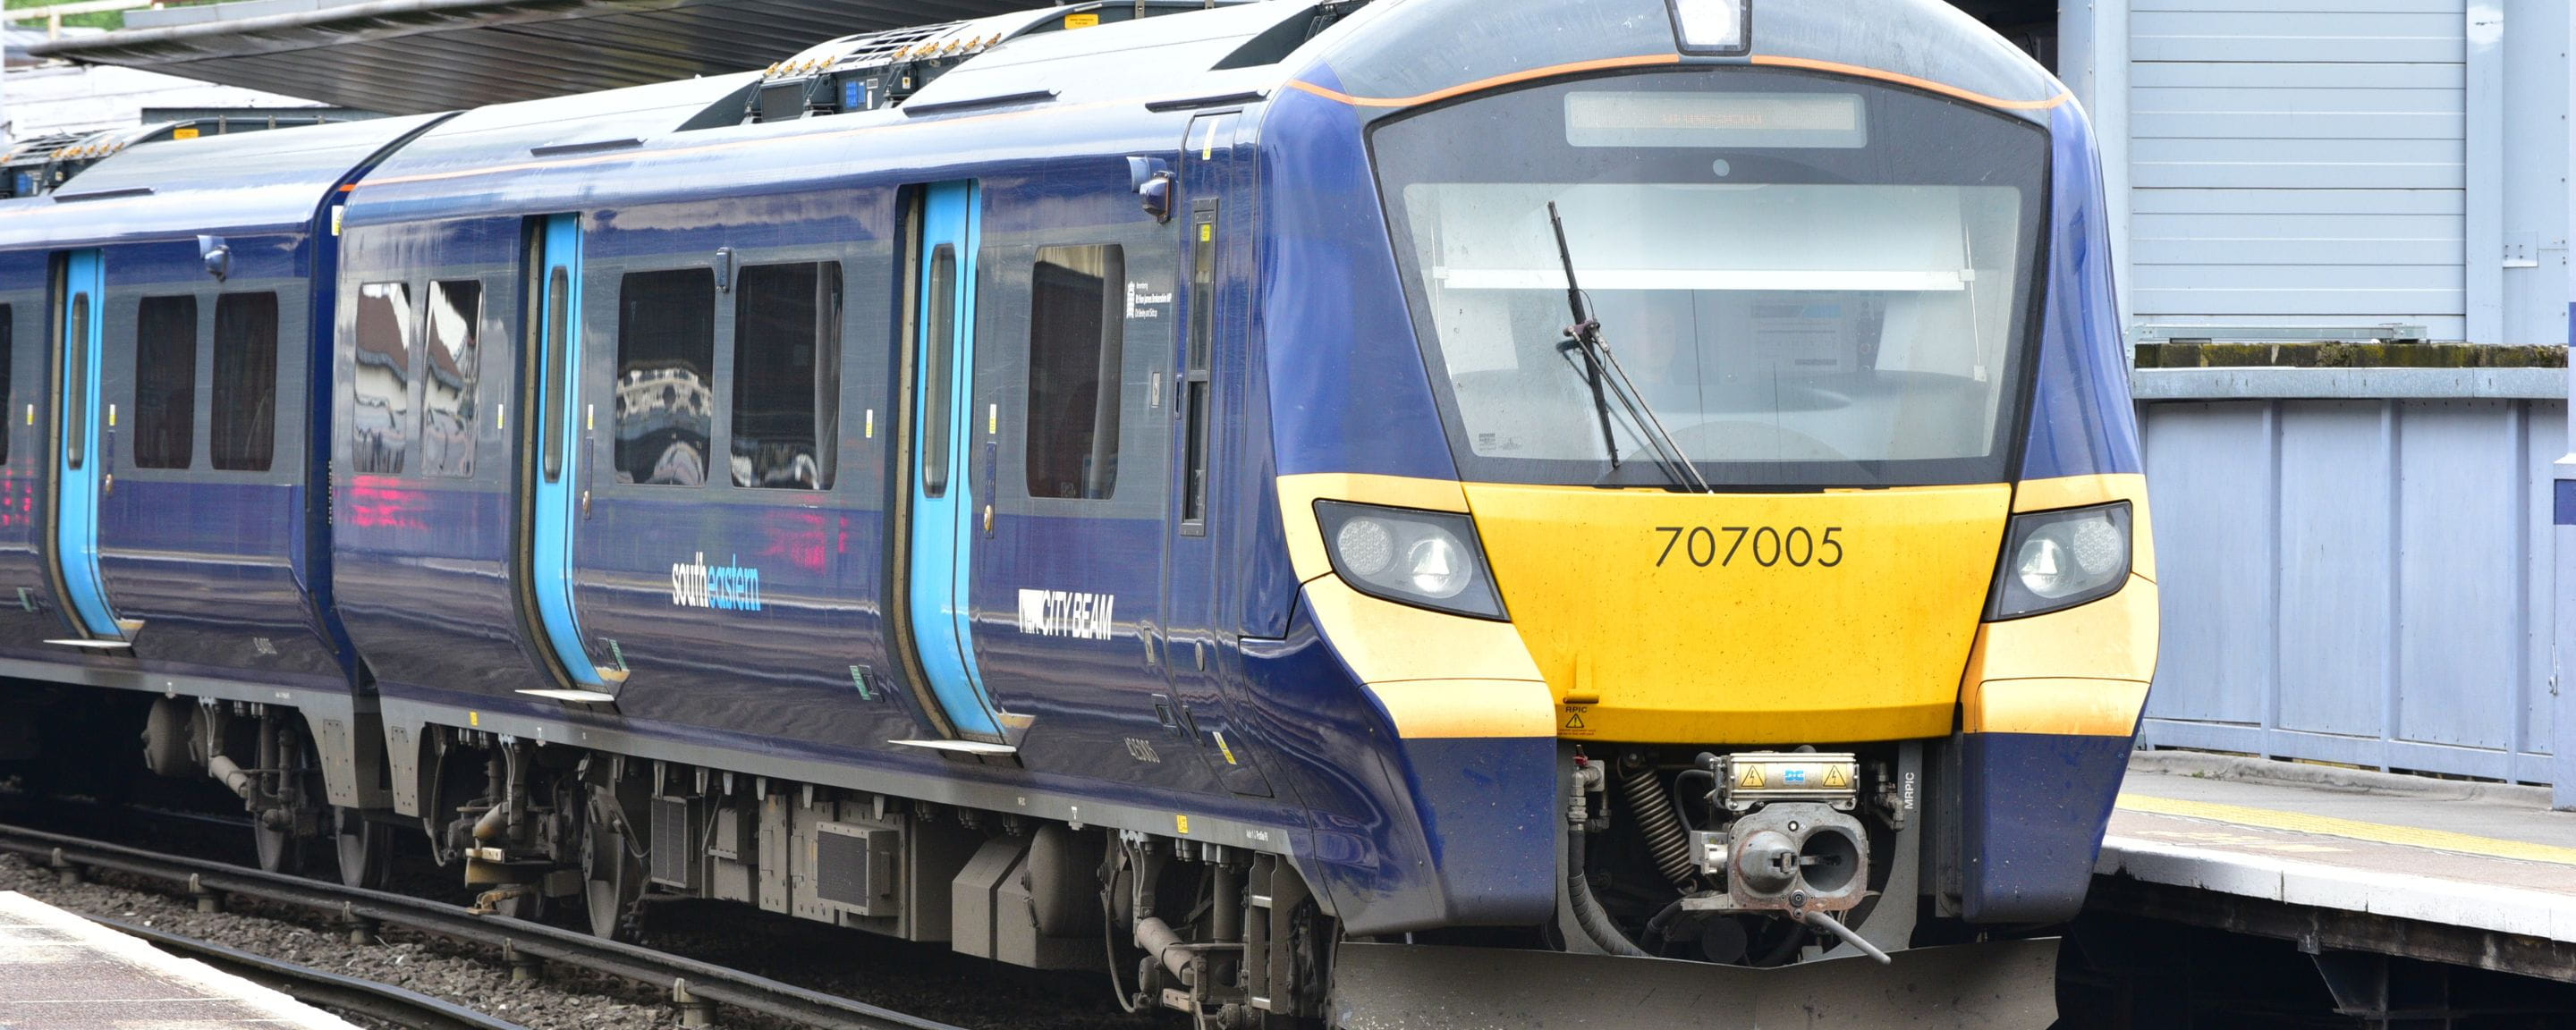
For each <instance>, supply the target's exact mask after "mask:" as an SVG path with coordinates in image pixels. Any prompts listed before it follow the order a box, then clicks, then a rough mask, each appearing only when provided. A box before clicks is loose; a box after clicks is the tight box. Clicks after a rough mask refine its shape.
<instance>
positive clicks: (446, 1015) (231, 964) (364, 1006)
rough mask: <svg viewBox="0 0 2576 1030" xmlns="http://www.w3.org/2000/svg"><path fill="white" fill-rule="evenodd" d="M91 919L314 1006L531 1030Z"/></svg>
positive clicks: (424, 1026) (465, 1028)
mask: <svg viewBox="0 0 2576 1030" xmlns="http://www.w3.org/2000/svg"><path fill="white" fill-rule="evenodd" d="M87 918H88V919H89V921H91V922H93V923H97V924H98V925H100V926H104V927H107V928H108V929H111V930H115V931H116V932H118V933H122V934H125V935H126V936H128V937H134V938H137V939H140V940H142V941H145V942H147V943H149V944H152V945H153V946H155V947H158V948H160V949H161V950H163V951H167V952H172V953H174V954H179V955H185V956H187V957H189V958H193V959H196V960H197V961H199V962H203V963H205V964H207V965H210V966H213V967H215V968H217V969H220V970H223V971H224V972H227V973H231V974H233V975H234V976H238V977H241V978H242V979H244V980H248V981H250V982H252V983H255V984H258V985H260V986H262V987H266V988H269V989H271V990H274V991H278V992H280V993H283V994H285V995H287V996H288V997H291V998H294V999H295V1000H297V1001H301V1002H304V1003H305V1004H308V1005H315V1006H319V1007H321V1008H326V1009H331V1010H334V1011H339V1012H350V1013H355V1014H357V1015H361V1016H366V1017H369V1018H371V1019H378V1020H382V1021H384V1022H387V1023H391V1024H393V1025H395V1026H399V1027H405V1028H408V1030H527V1028H526V1027H523V1026H520V1025H519V1024H517V1023H513V1022H510V1021H508V1020H505V1019H497V1018H494V1017H492V1016H487V1015H484V1014H482V1013H480V1012H476V1011H474V1010H472V1009H469V1008H466V1007H464V1006H461V1005H457V1004H454V1003H451V1002H446V1001H441V1000H439V999H437V998H433V997H430V996H429V995H426V994H422V993H420V992H418V991H409V990H404V989H403V988H400V987H395V986H393V985H391V984H381V983H377V982H375V981H373V980H364V979H360V978H358V977H354V976H343V975H341V974H339V973H334V972H331V971H329V970H324V969H315V968H313V967H311V966H299V965H296V964H294V963H292V962H280V961H278V960H276V959H273V958H267V957H265V956H261V955H253V954H251V953H249V952H247V951H237V950H235V949H232V948H227V947H224V946H223V945H220V944H213V943H209V942H206V941H201V940H197V939H196V938H193V937H182V936H179V935H178V934H175V933H170V932H167V931H163V930H155V929H151V928H149V927H143V926H136V925H134V924H132V923H128V922H124V921H122V920H117V919H105V918H100V917H97V916H90V917H87Z"/></svg>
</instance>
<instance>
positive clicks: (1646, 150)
mask: <svg viewBox="0 0 2576 1030" xmlns="http://www.w3.org/2000/svg"><path fill="white" fill-rule="evenodd" d="M2107 237H2108V230H2107V225H2106V222H2105V216H2104V208H2103V201H2102V187H2101V183H2100V176H2099V164H2098V159H2097V157H2096V155H2095V151H2094V145H2093V141H2092V138H2091V135H2090V132H2089V130H2088V129H2087V127H2086V124H2085V121H2084V118H2083V115H2082V113H2081V111H2080V110H2079V109H2078V107H2077V105H2075V104H2074V103H2073V102H2071V100H2070V97H2069V95H2068V93H2067V92H2066V90H2065V88H2064V87H2063V86H2061V85H2060V84H2059V83H2058V82H2057V81H2055V80H2054V79H2052V78H2051V77H2050V76H2049V75H2048V73H2047V72H2046V71H2045V70H2043V69H2042V68H2041V67H2040V66H2039V65H2037V64H2036V63H2034V62H2033V61H2031V60H2030V59H2028V58H2027V57H2025V56H2024V55H2023V54H2021V53H2020V52H2019V51H2017V50H2015V49H2014V48H2012V47H2011V46H2010V45H2008V44H2007V43H2005V42H2004V41H2003V40H2002V39H2000V38H1997V37H1996V36H1994V35H1993V34H1991V33H1990V32H1988V31H1986V30H1985V29H1984V28H1983V27H1981V26H1980V25H1978V24H1977V23H1976V22H1975V21H1973V20H1972V19H1970V18H1968V17H1966V16H1965V15H1963V14H1960V13H1959V12H1957V11H1955V10H1953V9H1951V8H1950V7H1948V6H1947V5H1945V4H1942V3H1939V2H1937V0H1846V2H1837V3H1803V2H1801V3H1792V2H1784V0H1562V2H1553V3H1547V4H1515V5H1497V4H1493V3H1490V2H1485V0H1379V2H1376V3H1362V2H1353V0H1329V2H1307V0H1268V2H1259V3H1241V4H1225V5H1210V4H1206V3H1202V2H1200V0H1186V2H1181V0H1114V2H1095V3H1084V4H1075V5H1069V6H1060V7H1053V8H1047V9H1042V10H1033V11H1028V12H1025V13H1022V14H1016V15H1010V16H1004V17H997V18H990V19H984V20H978V21H969V22H961V23H953V24H945V25H934V26H928V27H923V28H919V29H911V30H904V31H900V32H892V33H882V34H876V35H869V36H857V37H850V38H845V39H839V40H833V41H830V42H828V43H825V44H822V45H819V46H817V47H815V48H813V49H811V50H809V51H807V52H806V53H805V54H803V55H800V56H799V57H798V58H796V59H794V60H791V61H788V62H785V63H783V64H780V65H778V66H775V67H772V68H769V69H767V70H765V71H762V72H757V73H746V74H742V75H735V76H728V77H719V78H704V79H695V80H690V81H685V82H674V83H668V84H664V85H656V86H648V87H642V88H635V89H626V90H619V91H614V92H608V93H599V94H592V95H586V96H576V97H568V98H563V99H557V100H547V101H539V102H531V103H522V104H512V105H505V106H499V107H491V108H484V109H479V110H471V111H464V112H458V113H453V114H444V115H429V116H415V117H398V118H387V119H381V120H375V121H367V122H360V123H352V124H345V125H334V126H324V127H316V128H305V129H294V130H287V131H279V132H270V133H259V134H254V135H248V136H232V137H208V138H202V139H195V140H174V141H167V142H156V143H150V144H145V145H139V146H134V147H131V148H128V149H126V150H124V151H123V152H120V153H117V154H115V155H114V156H111V157H107V158H106V159H104V160H101V161H99V162H97V163H96V164H95V165H93V166H91V167H89V168H87V169H86V170H84V171H81V172H80V173H79V174H77V175H75V176H72V177H71V178H69V179H68V180H67V181H65V182H63V183H61V184H60V185H59V186H57V187H55V188H54V189H52V190H51V192H49V193H46V194H44V195H41V196H36V197H31V198H23V199H17V200H10V201H4V202H0V354H5V359H0V391H5V394H6V402H7V409H6V410H7V415H8V417H7V418H6V419H5V420H0V458H5V465H0V585H4V586H6V587H10V588H14V591H15V596H14V600H15V601H16V602H17V603H16V604H14V605H7V606H0V673H5V674H6V675H8V676H10V677H13V678H15V679H16V680H17V681H18V682H19V684H20V688H19V689H21V690H24V691H34V692H37V693H40V694H42V695H43V696H45V697H49V698H54V699H56V702H55V703H56V709H55V710H62V709H63V708H64V707H66V706H65V705H64V704H63V703H62V702H61V701H60V699H62V698H65V697H69V698H72V699H73V701H72V703H71V704H70V705H69V706H68V707H71V708H79V707H82V706H92V707H95V706H97V705H102V704H105V703H106V701H104V700H102V699H107V698H121V699H124V702H123V703H124V704H125V705H126V706H127V708H128V709H130V710H131V714H132V715H133V717H134V718H136V719H139V721H140V722H141V726H140V727H139V728H140V730H141V732H142V734H143V738H142V740H143V750H144V757H145V762H146V765H148V766H149V768H150V769H151V770H152V771H154V772H157V773H161V774H163V775H169V776H187V777H206V776H211V777H212V778H214V779H216V780H218V781H220V782H222V783H223V784H224V785H225V786H227V787H229V788H231V789H232V790H233V792H234V793H236V794H238V795H239V796H240V797H241V798H242V799H243V803H244V804H245V806H246V807H247V808H248V810H249V811H250V812H251V813H252V815H253V816H254V824H255V826H256V829H257V833H258V837H259V844H260V854H261V857H262V860H263V862H265V863H267V864H270V865H272V866H276V867H280V868H298V867H303V866H304V865H306V864H309V867H310V868H312V869H314V870H315V871H317V872H320V871H323V870H327V869H328V868H330V866H331V865H333V864H336V867H337V870H338V873H339V875H341V876H343V877H345V878H347V879H349V880H350V881H352V882H360V883H364V882H372V881H373V880H374V879H375V878H378V877H381V875H382V871H383V868H384V864H385V862H386V855H387V854H388V851H387V849H388V848H390V847H392V846H394V844H395V843H396V842H397V838H398V837H399V838H401V839H404V840H413V841H417V840H418V839H420V838H421V837H423V836H425V837H426V839H427V841H428V843H429V846H430V847H431V848H432V849H433V851H434V852H435V854H436V855H437V856H438V857H439V858H440V860H441V861H442V862H446V863H451V864H453V865H454V866H455V867H456V868H458V869H460V870H461V872H462V875H463V876H464V877H465V879H466V880H467V882H469V883H471V884H474V885H478V886H481V887H485V888H487V889H488V893H487V894H486V900H487V902H488V903H489V904H491V905H492V906H494V907H495V908H497V909H500V910H503V911H510V912H518V913H522V914H526V913H533V912H538V911H542V910H546V909H549V908H560V909H561V910H563V911H565V912H566V913H572V912H581V913H586V918H587V919H588V920H589V923H590V925H591V926H592V928H593V929H594V930H596V931H598V932H600V933H603V934H613V933H618V932H620V931H621V930H622V929H623V928H624V927H626V926H627V925H629V924H628V923H627V922H626V920H627V918H628V916H629V915H630V914H631V913H632V912H633V911H635V907H636V904H637V902H638V899H639V898H641V897H643V896H644V895H646V894H648V893H649V894H668V895H690V896H701V897H708V898H716V899H725V900H732V901H738V902H742V903H746V904H752V905H757V906H759V907H761V908H764V909H769V910H773V911H779V912H787V913H793V914H795V915H797V916H803V917H807V918H812V919H817V920H823V921H827V922H832V923H837V924H841V925H846V926H851V927H858V928H863V929H867V930H870V931H874V932H879V933H884V934H891V935H895V936H899V937H905V938H909V939H913V940H920V941H947V942H951V944H952V945H953V947H954V948H955V949H956V950H957V951H960V952H964V953H969V954H974V955H981V956H986V957H989V958H992V959H996V960H1000V961H1006V962H1013V963H1019V964H1023V965H1030V966H1041V967H1087V968H1099V967H1101V966H1103V965H1104V963H1105V964H1106V965H1107V966H1108V967H1109V972H1110V973H1111V975H1112V978H1113V980H1114V981H1115V982H1116V983H1117V985H1118V986H1117V991H1118V994H1119V996H1120V998H1121V999H1122V1001H1125V1002H1127V1003H1130V1004H1133V1005H1136V1006H1139V1007H1143V1006H1166V1007H1172V1008H1180V1009H1184V1010H1187V1011H1190V1012H1191V1013H1193V1014H1194V1015H1197V1016H1202V1017H1207V1018H1213V1019H1218V1020H1221V1021H1223V1022H1222V1025H1231V1026H1246V1025H1258V1024H1264V1023H1270V1022H1278V1021H1293V1020H1315V1019H1325V1020H1330V1021H1334V1022H1337V1023H1339V1024H1340V1025H1347V1026H1364V1025H1381V1024H1383V1023H1386V1022H1390V1021H1393V1020H1394V1019H1395V1018H1396V1017H1395V1016H1394V1014H1395V1013H1398V1012H1404V1011H1416V1012H1418V1011H1419V1007H1418V1006H1417V1007H1415V1008H1411V1009H1408V1008H1407V1007H1405V1006H1403V1005H1400V1004H1398V1002H1396V1001H1393V1000H1389V999H1392V998H1398V997H1402V996H1405V995H1407V993H1408V992H1410V995H1411V1000H1412V1001H1416V1002H1426V1003H1430V1004H1432V1006H1433V1008H1434V1009H1435V1010H1437V1011H1440V1012H1444V1013H1447V1016H1446V1017H1444V1018H1454V1019H1456V1020H1458V1021H1459V1022H1460V1023H1462V1024H1465V1023H1475V1022H1491V1021H1518V1020H1520V1019H1523V1018H1542V1017H1543V1016H1545V1015H1547V1014H1549V1013H1553V1012H1557V1011H1559V1010H1560V1009H1561V1010H1562V1011H1564V1012H1568V1013H1593V1014H1595V1015H1597V1014H1599V1013H1601V1012H1603V1011H1607V1010H1605V1009H1604V1008H1603V1006H1605V1005H1607V1006H1611V1007H1612V1009H1615V1010H1619V1011H1626V1012H1628V1013H1629V1014H1630V1015H1632V1016H1635V1017H1637V1018H1646V1017H1648V1016H1654V1017H1655V1018H1667V1017H1668V1018H1674V1019H1681V1018H1693V1019H1696V1018H1703V1016H1704V1015H1705V1013H1703V1014H1702V1016H1691V1015H1690V1012H1692V1011H1695V1010H1696V1009H1694V1008H1693V1007H1695V1006H1705V1005H1709V1004H1715V1003H1716V1002H1718V1001H1723V1000H1726V999H1737V1000H1738V1001H1728V1002H1727V1003H1728V1004H1738V1003H1739V1002H1740V1003H1741V1004H1744V1005H1748V1006H1751V1007H1750V1008H1746V1009H1745V1010H1744V1011H1747V1012H1751V1011H1756V1010H1763V1011H1767V1010H1766V1009H1762V1006H1765V1005H1770V1004H1773V1003H1775V1002H1778V1001H1779V999H1783V998H1792V997H1796V998H1803V999H1806V1000H1804V1001H1802V1002H1800V1004H1805V1005H1807V1006H1808V1009H1807V1011H1809V1012H1810V1013H1824V1014H1825V1015H1818V1016H1816V1017H1815V1018H1819V1019H1826V1021H1827V1023H1833V1022H1834V1020H1836V1019H1861V1018H1863V1017H1862V1016H1856V1015H1853V1012H1854V1011H1856V1010H1855V1008H1854V1007H1855V1006H1858V1007H1860V1010H1867V1008H1868V1006H1870V1005H1880V1006H1899V1005H1902V1006H1908V1007H1910V1008H1914V1009H1925V1010H1927V1011H1929V1010H1941V1011H1949V1010H1950V1009H1955V1010H1957V1011H1960V1012H1982V1013H1983V1014H1982V1015H1980V1016H1977V1017H1976V1018H1975V1019H1974V1020H1970V1018H1969V1017H1968V1016H1960V1017H1958V1018H1960V1019H1962V1020H1967V1021H1972V1022H1977V1023H1978V1024H1979V1025H2002V1024H2003V1023H2005V1022H2008V1021H2009V1019H2008V1018H2007V1014H2008V1013H2009V1012H2022V1011H2037V1010H2038V1009H2044V1008H2045V1007H2046V1005H2047V992H2048V987H2047V984H2046V973H2047V970H2048V968H2049V963H2050V962H2052V961H2053V956H2054V950H2053V945H2050V944H2048V943H2047V942H2045V941H2021V942H2007V941H2006V940H2005V939H2006V938H2010V937H2013V936H2014V935H2015V934H2020V933H2025V932H2027V931H2028V930H2030V929H2031V928H2033V927H2036V926H2041V925H2045V924H2050V923H2055V922H2062V921H2064V920H2066V919H2067V918H2069V917H2070V916H2071V915H2073V913H2074V912H2075V911H2076V910H2077V908H2078V907H2079V906H2080V904H2081V901H2082V898H2083V895H2084V892H2085V887H2086V884H2087V882H2088V879H2089V877H2090V875H2091V869H2092V861H2093V857H2094V853H2095V850H2096V848H2097V846H2098V844H2099V841H2100V837H2101V834H2102V830H2103V825H2104V822H2105V820H2106V818H2107V816H2108V813H2109V811H2110V807H2111V802H2112V797H2113V794H2114V792H2115V790H2116V788H2117V785H2118V782H2119V779H2120V776H2121V772H2122V769H2123V767H2124V758H2125V754H2126V752H2127V750H2128V749H2129V747H2130V740H2131V737H2132V734H2133V730H2134V726H2135V722H2136V719H2137V716H2138V712H2139V710H2140V707H2141V705H2142V704H2143V701H2144V697H2145V693H2146V689H2147V683H2148V681H2149V679H2150V678H2151V674H2152V670H2153V665H2154V659H2155V650H2156V614H2155V613H2156V587H2155V582H2154V579H2155V570H2154V561H2153V553H2152V549H2151V547H2150V539H2151V537H2150V534H2149V532H2148V512H2147V496H2146V492H2145V485H2144V480H2143V479H2142V477H2141V475H2140V468H2141V462H2140V459H2139V453H2138V443H2137V440H2136V430H2135V426H2134V424H2133V422H2132V414H2131V409H2130V406H2129V402H2128V400H2127V397H2128V394H2127V390H2126V384H2125V376H2126V372H2125V367H2126V360H2125V351H2124V349H2123V347H2122V345H2121V335H2120V331H2119V328H2118V325H2117V321H2116V304H2115V299H2114V295H2113V289H2112V278H2111V262H2110V258H2109V249H2108V238H2107ZM7 599H9V597H8V595H5V594H0V600H7ZM38 685H44V686H41V687H39V686H38ZM95 688H109V689H95ZM22 710H23V711H37V709H35V708H23V709H22ZM120 710H127V709H120ZM29 719H30V721H28V722H26V723H22V725H30V726H38V727H41V725H42V723H41V721H40V720H39V719H38V717H35V716H30V717H29ZM136 729H137V727H135V726H132V725H127V726H124V727H123V729H122V732H126V733H131V732H134V731H135V730H136ZM41 735H42V734H41V731H40V732H39V733H36V734H28V733H21V734H19V735H17V736H16V737H13V738H9V739H11V740H14V741H15V744H14V746H15V747H16V748H17V750H16V751H14V752H10V754H11V755H12V756H14V757H19V758H24V757H26V756H27V755H29V754H32V753H35V751H36V750H38V749H40V747H41V745H42V743H43V741H42V740H41V739H34V738H37V737H40V736H41ZM1104 941H1106V945H1105V952H1106V956H1107V957H1106V959H1104ZM1962 942H1982V943H1974V944H1968V943H1962ZM1953 943H1958V944H1960V945H1961V946H1959V947H1932V946H1933V945H1943V944H1953ZM1844 958H1855V959H1859V960H1858V961H1834V960H1838V959H1844ZM1872 960H1875V961H1872ZM1882 963H1892V964H1889V965H1882ZM1999 970H2000V971H2003V972H1997V971H1999ZM2034 971H2036V972H2035V974H2034ZM2006 973H2009V974H2013V975H2005V974H2006ZM1891 978H1893V979H1897V980H1902V981H1903V982H1904V983H1906V984H1907V985H1908V989H1909V990H1915V991H1919V992H1921V993H1919V994H1916V995H1911V996H1907V995H1904V994H1903V992H1892V993H1891V992H1875V993H1874V992H1873V991H1864V990H1856V989H1855V985H1857V984H1872V983H1878V982H1881V981H1884V980H1889V979H1891ZM1575 985H1580V986H1579V987H1578V986H1575ZM1637 985H1647V986H1645V987H1640V986H1637ZM1649 988H1651V989H1649ZM1667 988H1669V989H1667ZM1533 992H1536V994H1537V995H1538V996H1537V997H1535V998H1534V997H1532V994H1533ZM1433 995H1436V996H1437V997H1431V996H1433ZM1971 995H1974V996H1975V997H1977V998H1983V999H1986V1001H1987V1002H1991V1003H1993V1004H1988V1005H1987V1006H1986V1007H1985V1008H1983V1009H1979V1008H1978V1004H1976V1003H1971V1002H1970V1001H1962V1000H1961V999H1967V998H1969V997H1970V996H1971ZM1936 996H1938V997H1939V998H1947V999H1950V1000H1949V1001H1944V1002H1939V1003H1938V1004H1936V1003H1935V1001H1934V1000H1933V999H1934V998H1935V997H1936ZM1902 997H1910V998H1912V999H1913V1000H1907V1001H1898V1000H1891V999H1898V998H1902ZM1863 998H1874V999H1877V1000H1876V1001H1865V1000H1856V999H1863ZM1998 998H2005V999H2010V1000H2012V1002H2013V1004H2020V1005H2024V1006H2025V1008H2024V1009H2011V1008H2010V1006H2005V1007H2004V1008H1997V1007H1995V1005H2000V1004H2002V1002H1997V1001H1995V999H1998ZM1762 999H1770V1000H1762ZM1818 999H1826V1000H1818ZM1943 1005H1948V1006H1950V1009H1942V1006H1943ZM1654 1006H1680V1007H1675V1008H1669V1010H1667V1009H1660V1008H1655V1007H1654ZM1820 1006H1821V1007H1820ZM1837 1006H1839V1007H1837ZM1886 1011H1901V1010H1900V1009H1886V1010H1885V1011H1881V1012H1879V1013H1878V1015H1879V1016H1883V1015H1885V1012H1886ZM1658 1013H1660V1014H1661V1015H1657V1014H1658ZM1828 1017H1830V1018H1828ZM1871 1018H1876V1017H1871ZM1986 1020H1993V1022H1991V1023H1988V1022H1985V1021H1986ZM2042 1021H2043V1022H2044V1016H2043V1017H2042ZM1730 1025H1731V1024H1730ZM1817 1025H1826V1024H1817ZM1837 1025H1839V1024H1837Z"/></svg>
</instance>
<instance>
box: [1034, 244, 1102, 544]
mask: <svg viewBox="0 0 2576 1030" xmlns="http://www.w3.org/2000/svg"><path fill="white" fill-rule="evenodd" d="M1126 284H1127V259H1126V254H1125V252H1124V251H1123V250H1121V249H1120V248H1118V247H1116V246H1097V245H1096V246H1087V247H1042V248H1039V250H1038V256H1037V267H1036V269H1035V271H1034V272H1033V273H1032V275H1031V281H1030V301H1029V303H1030V310H1029V366H1028V367H1029V383H1028V397H1029V417H1028V419H1027V423H1028V439H1027V440H1026V446H1025V448H1024V450H1025V451H1026V453H1027V455H1028V462H1027V468H1026V470H1025V471H1026V475H1027V477H1028V489H1029V496H1031V497H1063V498H1076V499H1083V500H1104V499H1107V498H1108V497H1109V496H1110V494H1111V492H1112V491H1114V490H1116V489H1117V486H1118V417H1119V400H1120V396H1121V392H1122V390H1121V388H1122V387H1123V386H1124V375H1123V368H1124V362H1125V358H1126V349H1125V329H1126V317H1125V315H1126V311H1125V308H1124V307H1123V305H1122V303H1121V301H1122V297H1121V291H1123V290H1124V289H1125V288H1126Z"/></svg>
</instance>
